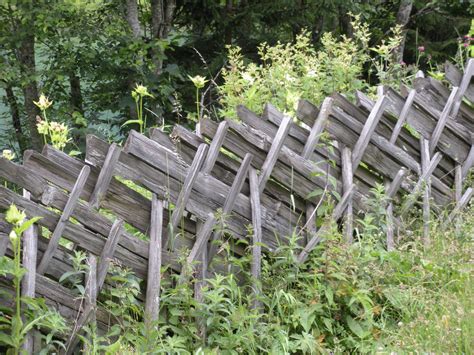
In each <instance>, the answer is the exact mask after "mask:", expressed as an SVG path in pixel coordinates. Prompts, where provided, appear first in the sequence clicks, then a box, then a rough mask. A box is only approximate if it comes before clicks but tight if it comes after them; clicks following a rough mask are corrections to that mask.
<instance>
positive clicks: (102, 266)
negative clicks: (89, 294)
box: [97, 219, 123, 290]
mask: <svg viewBox="0 0 474 355" xmlns="http://www.w3.org/2000/svg"><path fill="white" fill-rule="evenodd" d="M122 235H123V221H122V220H121V219H117V220H115V222H114V224H113V225H112V228H111V229H110V233H109V236H108V237H107V241H106V242H105V245H104V249H103V250H102V253H101V254H100V257H99V262H98V268H97V288H98V289H99V290H100V289H101V288H102V285H103V284H104V281H105V277H106V276H107V270H108V269H109V265H110V262H111V260H112V257H113V256H114V254H115V250H116V249H117V245H118V242H119V240H120V238H121V237H122Z"/></svg>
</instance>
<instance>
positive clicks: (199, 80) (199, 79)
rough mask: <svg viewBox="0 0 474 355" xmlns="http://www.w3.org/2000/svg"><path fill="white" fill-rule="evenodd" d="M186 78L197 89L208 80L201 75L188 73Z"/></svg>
mask: <svg viewBox="0 0 474 355" xmlns="http://www.w3.org/2000/svg"><path fill="white" fill-rule="evenodd" d="M188 78H189V80H191V81H192V82H193V84H194V86H195V87H196V88H198V89H202V88H203V87H204V85H206V83H207V82H208V81H209V80H206V78H205V77H204V76H201V75H196V76H194V77H193V76H189V75H188Z"/></svg>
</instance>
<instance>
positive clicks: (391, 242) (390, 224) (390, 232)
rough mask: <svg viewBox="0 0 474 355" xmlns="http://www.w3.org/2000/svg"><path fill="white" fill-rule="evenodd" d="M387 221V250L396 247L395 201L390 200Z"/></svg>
mask: <svg viewBox="0 0 474 355" xmlns="http://www.w3.org/2000/svg"><path fill="white" fill-rule="evenodd" d="M385 213H386V215H385V223H386V224H387V250H388V251H392V250H394V249H395V239H394V221H393V203H392V202H389V203H388V205H387V208H386V212H385Z"/></svg>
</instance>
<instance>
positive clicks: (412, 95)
mask: <svg viewBox="0 0 474 355" xmlns="http://www.w3.org/2000/svg"><path fill="white" fill-rule="evenodd" d="M415 95H416V90H415V89H412V90H410V93H409V94H408V97H407V99H406V101H405V104H404V105H403V108H402V112H400V116H399V117H398V120H397V124H396V125H395V128H394V129H393V132H392V135H391V137H390V143H392V144H395V142H396V141H397V138H398V136H399V134H400V131H401V130H402V127H403V125H404V124H405V122H406V120H407V116H408V112H409V110H410V108H411V105H413V100H414V99H415Z"/></svg>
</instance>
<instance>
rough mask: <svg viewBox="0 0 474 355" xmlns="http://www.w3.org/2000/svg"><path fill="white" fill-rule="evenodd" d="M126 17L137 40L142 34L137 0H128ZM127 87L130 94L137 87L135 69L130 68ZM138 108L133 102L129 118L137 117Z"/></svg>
mask: <svg viewBox="0 0 474 355" xmlns="http://www.w3.org/2000/svg"><path fill="white" fill-rule="evenodd" d="M125 18H126V20H127V22H128V25H129V26H130V29H131V30H132V35H133V38H134V39H135V40H138V39H139V38H140V37H141V36H142V27H141V25H140V20H139V18H138V4H137V0H127V9H126V12H125ZM126 83H127V89H128V94H129V95H130V94H131V92H132V91H133V90H134V88H135V84H136V75H135V71H134V70H133V69H132V68H130V70H129V73H128V75H127V77H126ZM137 115H138V113H137V109H136V108H135V104H133V103H132V104H131V105H130V108H129V117H128V119H136V118H137Z"/></svg>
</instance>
